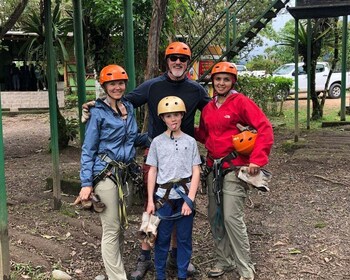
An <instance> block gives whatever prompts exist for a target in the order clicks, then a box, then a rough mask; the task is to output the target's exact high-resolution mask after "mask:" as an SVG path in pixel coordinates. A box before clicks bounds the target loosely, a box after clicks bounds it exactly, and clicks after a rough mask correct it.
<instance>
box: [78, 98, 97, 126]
mask: <svg viewBox="0 0 350 280" xmlns="http://www.w3.org/2000/svg"><path fill="white" fill-rule="evenodd" d="M95 103H96V102H95V101H89V102H87V103H84V104H83V110H82V112H81V122H82V123H86V122H87V121H88V120H89V119H90V107H94V106H95Z"/></svg>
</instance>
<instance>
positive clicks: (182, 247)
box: [154, 198, 193, 279]
mask: <svg viewBox="0 0 350 280" xmlns="http://www.w3.org/2000/svg"><path fill="white" fill-rule="evenodd" d="M170 201H171V202H172V204H170V203H168V202H166V203H164V205H163V207H161V208H160V209H158V213H159V215H161V216H171V215H173V214H175V213H177V212H179V211H180V212H181V208H182V205H183V203H184V200H183V199H182V198H181V199H170ZM174 225H176V241H177V259H176V262H177V268H178V271H177V275H178V277H179V278H186V277H187V268H188V265H189V263H190V259H191V255H192V227H193V213H192V214H191V215H189V216H182V217H181V218H179V219H177V220H161V222H160V223H159V225H158V234H157V239H156V242H155V249H154V265H155V268H156V272H157V279H166V272H165V271H166V260H167V257H168V252H169V247H170V240H171V233H172V231H173V227H174Z"/></svg>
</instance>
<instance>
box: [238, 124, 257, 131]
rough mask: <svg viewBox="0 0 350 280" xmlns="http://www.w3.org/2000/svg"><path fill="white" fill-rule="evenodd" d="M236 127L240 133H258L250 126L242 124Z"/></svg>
mask: <svg viewBox="0 0 350 280" xmlns="http://www.w3.org/2000/svg"><path fill="white" fill-rule="evenodd" d="M236 127H237V128H238V129H239V131H240V132H243V131H250V132H253V133H257V131H256V129H254V128H252V127H250V126H243V125H241V124H240V123H237V124H236Z"/></svg>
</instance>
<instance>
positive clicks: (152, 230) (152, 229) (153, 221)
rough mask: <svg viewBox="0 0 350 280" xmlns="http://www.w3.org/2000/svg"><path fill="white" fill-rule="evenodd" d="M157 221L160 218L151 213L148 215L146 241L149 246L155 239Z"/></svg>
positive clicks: (152, 244)
mask: <svg viewBox="0 0 350 280" xmlns="http://www.w3.org/2000/svg"><path fill="white" fill-rule="evenodd" d="M159 223H160V218H159V217H158V216H155V215H151V216H150V220H149V223H148V227H147V238H146V242H147V243H148V244H149V245H150V246H151V247H153V246H154V242H155V241H156V238H157V228H158V225H159Z"/></svg>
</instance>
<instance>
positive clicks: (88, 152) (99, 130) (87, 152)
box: [80, 99, 137, 187]
mask: <svg viewBox="0 0 350 280" xmlns="http://www.w3.org/2000/svg"><path fill="white" fill-rule="evenodd" d="M123 104H124V106H125V108H126V110H127V113H128V117H127V119H125V120H124V119H122V118H121V117H120V116H119V115H118V114H117V113H116V112H115V111H113V110H112V108H111V107H109V106H108V105H107V104H105V103H104V102H103V100H101V99H98V100H97V101H96V105H95V107H93V108H91V110H90V111H91V117H90V119H89V120H88V122H87V124H86V130H85V140H84V144H83V147H82V153H81V169H80V180H81V186H82V187H85V186H92V183H93V177H94V176H95V175H97V174H98V173H99V172H101V171H102V170H103V169H104V168H105V167H106V166H107V163H106V162H104V161H102V160H101V159H100V158H99V157H98V155H103V154H107V155H108V156H109V157H110V158H111V159H113V160H115V161H121V162H124V163H128V162H130V161H131V160H132V159H133V158H134V157H135V155H136V150H135V147H134V142H135V139H136V137H137V123H136V118H135V115H134V111H133V110H134V108H133V106H132V105H131V103H130V102H128V101H125V100H124V101H123Z"/></svg>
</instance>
